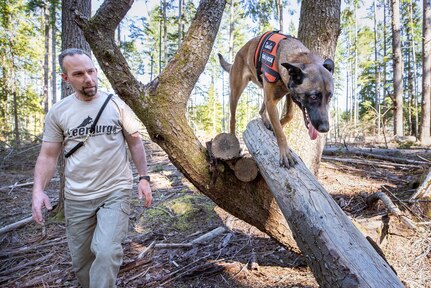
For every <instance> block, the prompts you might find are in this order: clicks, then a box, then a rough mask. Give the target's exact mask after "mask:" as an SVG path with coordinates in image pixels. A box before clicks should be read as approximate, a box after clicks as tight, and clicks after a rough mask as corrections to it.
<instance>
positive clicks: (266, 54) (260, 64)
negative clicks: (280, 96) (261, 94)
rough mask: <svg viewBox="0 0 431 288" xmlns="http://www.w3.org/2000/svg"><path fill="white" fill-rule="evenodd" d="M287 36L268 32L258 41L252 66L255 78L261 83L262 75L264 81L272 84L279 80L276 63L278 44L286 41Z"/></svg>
mask: <svg viewBox="0 0 431 288" xmlns="http://www.w3.org/2000/svg"><path fill="white" fill-rule="evenodd" d="M287 37H289V36H287V35H284V34H281V33H278V32H277V31H274V32H271V31H268V32H266V33H265V34H263V35H262V37H260V39H259V43H258V45H257V48H256V52H255V54H254V65H255V67H256V72H257V78H258V80H259V82H261V83H262V76H261V75H262V74H263V77H265V80H266V81H268V82H270V83H274V82H277V81H278V80H280V78H281V77H280V74H279V73H278V67H277V63H276V61H275V57H276V56H277V49H278V44H279V43H280V41H281V40H283V39H286V38H287Z"/></svg>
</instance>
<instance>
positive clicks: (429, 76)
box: [420, 0, 431, 146]
mask: <svg viewBox="0 0 431 288" xmlns="http://www.w3.org/2000/svg"><path fill="white" fill-rule="evenodd" d="M430 2H431V1H430V0H424V1H423V21H422V23H423V37H422V51H423V52H422V53H423V58H422V121H421V137H420V139H421V143H422V145H424V146H425V145H426V146H428V145H431V136H430V133H431V132H430V129H431V103H430V102H431V3H430Z"/></svg>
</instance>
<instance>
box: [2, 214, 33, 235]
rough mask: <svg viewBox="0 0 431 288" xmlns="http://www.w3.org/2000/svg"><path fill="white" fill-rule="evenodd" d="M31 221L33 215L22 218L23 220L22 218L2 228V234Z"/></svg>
mask: <svg viewBox="0 0 431 288" xmlns="http://www.w3.org/2000/svg"><path fill="white" fill-rule="evenodd" d="M31 221H33V218H32V217H27V218H25V219H22V220H20V221H18V222H15V223H12V224H9V225H6V226H5V227H2V228H0V235H2V234H4V233H7V232H9V231H12V230H15V229H18V228H20V227H22V226H24V225H27V224H28V223H30V222H31Z"/></svg>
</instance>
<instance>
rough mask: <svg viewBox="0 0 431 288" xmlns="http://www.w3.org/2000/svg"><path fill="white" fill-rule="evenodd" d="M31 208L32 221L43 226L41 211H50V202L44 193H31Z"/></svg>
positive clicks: (43, 220)
mask: <svg viewBox="0 0 431 288" xmlns="http://www.w3.org/2000/svg"><path fill="white" fill-rule="evenodd" d="M31 206H32V209H31V210H32V216H33V220H34V221H36V223H38V224H43V223H44V222H45V219H44V218H43V214H42V209H43V208H46V209H48V210H51V209H52V205H51V201H50V200H49V197H48V195H46V194H45V193H44V192H33V199H32V203H31Z"/></svg>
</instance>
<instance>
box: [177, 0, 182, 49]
mask: <svg viewBox="0 0 431 288" xmlns="http://www.w3.org/2000/svg"><path fill="white" fill-rule="evenodd" d="M182 40H183V1H182V0H178V48H180V46H181V41H182Z"/></svg>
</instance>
